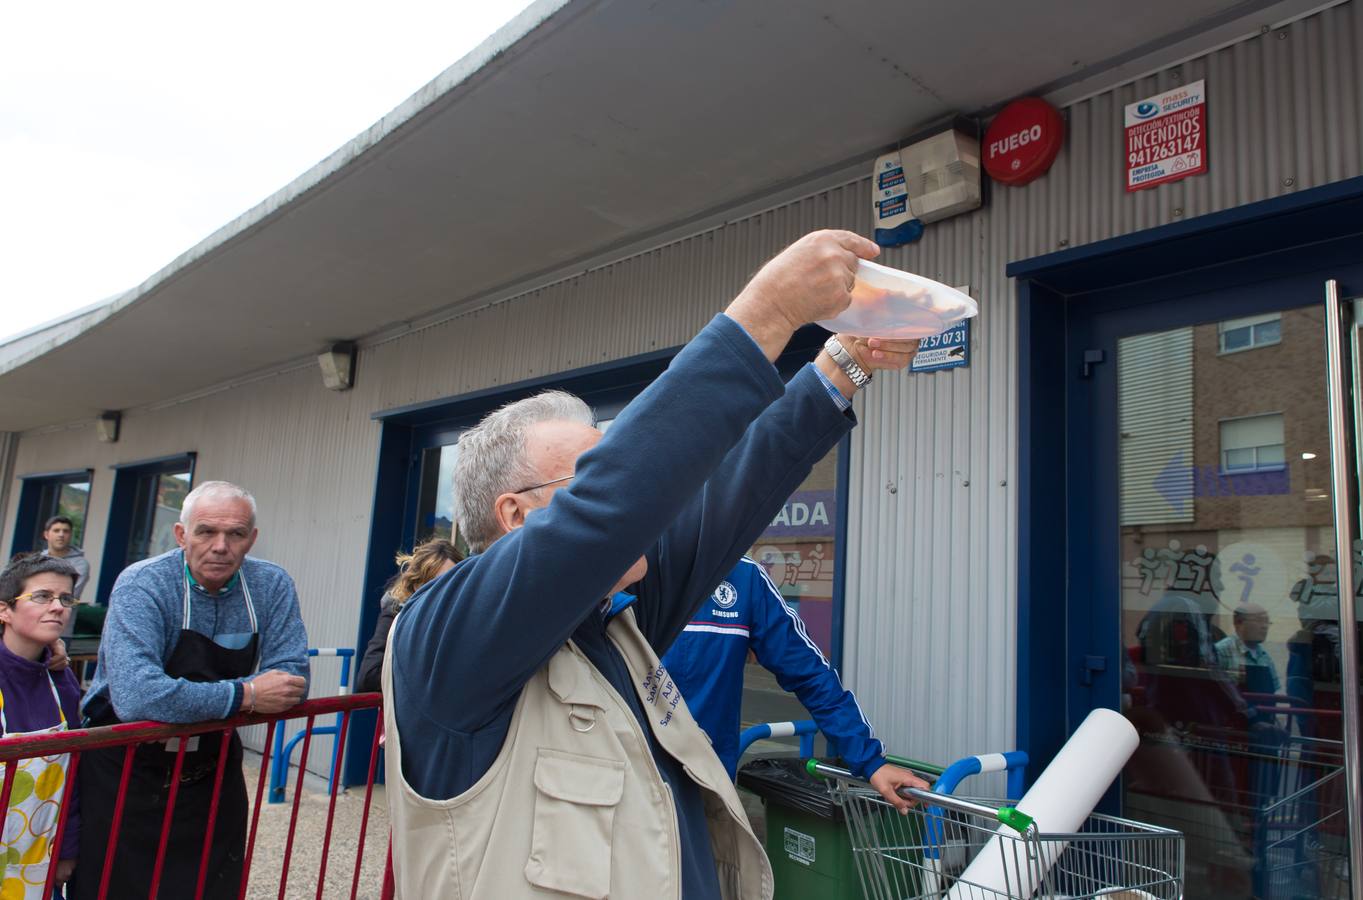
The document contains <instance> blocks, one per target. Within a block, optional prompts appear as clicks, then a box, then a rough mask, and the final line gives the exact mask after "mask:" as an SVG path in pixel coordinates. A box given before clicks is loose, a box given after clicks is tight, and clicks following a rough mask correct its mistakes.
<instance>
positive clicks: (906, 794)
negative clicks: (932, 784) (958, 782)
mask: <svg viewBox="0 0 1363 900" xmlns="http://www.w3.org/2000/svg"><path fill="white" fill-rule="evenodd" d="M805 771H807V772H809V774H810V775H812V776H814V777H815V778H840V779H842V780H844V781H851V782H855V783H857V784H868V782H867V781H865V780H863V779H861V778H857V777H856V776H855V775H853V774H852V773H851V772H849V771H847V770H846V769H840V768H838V767H837V766H830V765H828V764H827V763H824V762H821V761H820V760H817V759H811V760H810V761H809V762H807V763H805ZM899 796H901V797H903V798H904V799H905V800H916V801H921V802H923V803H926V804H928V805H929V806H937V807H942V806H944V807H946V808H947V809H953V810H955V811H957V812H963V813H970V814H971V815H976V816H983V817H985V818H987V819H994V820H996V821H998V822H999V824H1001V825H1007V826H1008V827H1009V828H1011V829H1013V830H1014V831H1016V832H1017V833H1018V834H1022V835H1026V834H1027V833H1028V832H1029V831H1032V830H1033V829H1034V828H1035V823H1034V822H1033V821H1032V817H1031V816H1029V815H1027V814H1026V813H1025V812H1023V811H1022V810H1020V809H1017V808H1016V807H1013V806H986V805H985V804H983V803H975V802H973V801H970V800H962V799H960V798H959V797H953V796H951V795H950V794H939V793H938V792H937V791H925V790H923V789H922V788H900V789H899Z"/></svg>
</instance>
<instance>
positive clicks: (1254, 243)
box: [1007, 178, 1363, 810]
mask: <svg viewBox="0 0 1363 900" xmlns="http://www.w3.org/2000/svg"><path fill="white" fill-rule="evenodd" d="M1007 273H1008V274H1009V275H1010V276H1013V277H1016V278H1017V279H1018V304H1019V309H1018V312H1019V334H1018V340H1019V348H1018V349H1019V359H1020V360H1021V363H1020V368H1019V373H1018V377H1019V420H1020V434H1019V460H1018V462H1019V477H1020V486H1019V516H1018V518H1019V548H1018V549H1019V567H1018V678H1017V710H1018V714H1017V721H1018V732H1017V743H1018V746H1019V747H1020V748H1021V749H1023V750H1026V751H1027V752H1028V753H1029V754H1031V757H1032V758H1033V759H1036V760H1042V761H1044V760H1049V759H1050V758H1051V757H1052V756H1053V755H1054V754H1055V752H1056V751H1057V750H1058V749H1059V748H1060V746H1061V744H1063V743H1064V741H1065V740H1066V738H1067V737H1068V735H1069V734H1070V733H1071V732H1072V731H1073V729H1074V728H1075V727H1076V726H1077V725H1078V724H1079V722H1080V721H1081V720H1082V719H1083V717H1084V716H1085V715H1087V713H1088V712H1089V710H1091V709H1093V708H1095V707H1098V706H1103V707H1108V708H1114V709H1115V708H1117V707H1118V703H1119V698H1120V691H1121V668H1122V667H1121V656H1120V654H1121V653H1122V648H1121V638H1120V624H1119V615H1120V610H1119V609H1118V597H1119V562H1120V561H1119V552H1118V551H1119V544H1118V534H1119V531H1118V510H1117V464H1116V459H1117V433H1118V429H1117V418H1116V417H1117V410H1116V371H1115V369H1116V366H1115V363H1116V342H1117V340H1118V338H1119V337H1122V336H1125V335H1129V334H1140V333H1146V332H1152V331H1161V330H1167V329H1172V328H1177V327H1180V326H1184V325H1191V324H1197V323H1202V322H1207V321H1214V320H1217V319H1225V318H1232V317H1238V316H1246V315H1253V314H1255V313H1256V312H1266V311H1271V310H1277V309H1282V308H1285V307H1288V306H1292V305H1297V304H1298V303H1299V304H1300V305H1310V304H1312V303H1316V302H1320V301H1321V300H1323V297H1324V282H1325V280H1326V279H1327V278H1336V279H1339V280H1340V281H1341V282H1342V285H1343V287H1344V289H1345V290H1346V291H1347V292H1348V293H1350V294H1353V295H1357V294H1360V293H1363V178H1356V179H1350V180H1348V181H1344V182H1338V183H1336V184H1332V185H1329V186H1326V187H1323V188H1318V189H1314V190H1310V191H1302V192H1300V193H1298V194H1294V195H1292V196H1289V197H1282V198H1277V199H1274V200H1268V201H1264V202H1262V203H1255V204H1250V205H1247V206H1243V207H1237V208H1236V209H1233V210H1229V211H1226V212H1222V213H1215V214H1211V215H1207V216H1202V217H1199V218H1196V219H1191V220H1188V221H1185V222H1180V223H1178V224H1177V225H1170V226H1165V227H1161V228H1155V229H1151V230H1149V231H1146V232H1141V233H1139V234H1135V235H1130V236H1126V237H1122V238H1115V239H1112V240H1109V241H1103V242H1099V243H1097V244H1094V245H1092V246H1088V247H1083V248H1078V249H1076V250H1070V251H1065V252H1063V253H1056V254H1050V255H1047V256H1043V257H1038V258H1036V259H1032V260H1026V261H1023V262H1018V263H1014V264H1012V265H1010V266H1009V267H1008V270H1007ZM1323 349H1324V348H1323V347H1322V356H1321V359H1320V364H1321V365H1322V366H1323V365H1324V364H1325V363H1324V353H1323ZM1057 410H1064V413H1063V415H1062V416H1058V415H1057V414H1056V411H1057ZM1057 622H1063V623H1065V628H1064V629H1057V628H1056V627H1055V623H1057ZM1090 662H1092V664H1093V666H1094V667H1095V668H1096V667H1097V666H1099V665H1103V664H1104V663H1105V668H1103V669H1101V670H1090V669H1089V667H1088V665H1087V664H1088V663H1090ZM1081 670H1084V671H1088V674H1089V677H1090V679H1091V685H1088V686H1083V685H1081V684H1080V673H1081ZM1060 701H1063V702H1060ZM1043 767H1044V766H1038V767H1035V769H1034V771H1033V773H1032V774H1033V777H1034V776H1035V774H1036V772H1037V771H1039V770H1040V769H1041V768H1043ZM1116 798H1117V792H1116V791H1115V790H1114V791H1112V792H1110V794H1109V796H1108V798H1107V801H1106V802H1105V804H1104V806H1105V808H1107V809H1108V810H1114V809H1115V808H1116V802H1117V800H1116Z"/></svg>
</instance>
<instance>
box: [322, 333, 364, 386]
mask: <svg viewBox="0 0 1363 900" xmlns="http://www.w3.org/2000/svg"><path fill="white" fill-rule="evenodd" d="M355 356H356V353H355V345H354V344H353V343H351V342H349V341H341V342H339V343H335V344H332V345H331V346H330V347H328V348H327V349H326V350H324V351H322V352H321V353H319V354H318V355H317V364H318V365H319V366H321V367H322V384H324V385H326V388H327V390H329V391H348V390H350V389H351V388H353V387H354V386H355Z"/></svg>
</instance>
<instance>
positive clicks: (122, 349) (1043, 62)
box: [0, 0, 1268, 431]
mask: <svg viewBox="0 0 1363 900" xmlns="http://www.w3.org/2000/svg"><path fill="white" fill-rule="evenodd" d="M1267 5H1268V4H1266V3H1248V4H1247V3H1243V2H1241V3H1235V2H1228V0H1179V2H1172V0H1157V2H1154V3H1144V4H1133V3H1129V2H1126V0H1084V2H1078V0H1034V2H1028V3H1018V2H1013V0H958V2H936V3H929V2H888V0H886V2H876V0H823V2H820V0H785V2H779V3H770V2H761V0H733V2H724V3H710V2H680V0H673V2H667V3H640V2H633V0H614V2H610V0H541V2H536V3H534V4H533V5H532V6H531V7H529V8H528V9H527V10H526V11H525V12H524V13H522V14H521V15H520V16H519V17H517V18H516V19H515V20H513V21H512V22H511V23H509V24H508V25H507V26H506V27H504V28H503V29H501V30H500V31H498V32H497V33H496V34H494V35H493V36H492V37H490V38H489V39H488V40H487V41H486V42H484V43H483V44H482V45H481V46H480V47H478V48H477V49H476V50H474V51H473V52H472V53H471V54H469V55H468V56H467V57H465V58H464V59H462V60H460V61H459V62H458V63H456V64H455V65H454V66H452V67H451V68H450V69H448V70H447V71H445V72H444V73H442V74H441V75H440V76H439V77H438V78H436V79H435V80H434V81H433V82H431V83H430V84H429V85H427V86H426V87H425V88H423V89H422V90H421V91H419V92H418V93H417V94H415V95H414V96H413V97H411V98H410V99H408V100H407V101H406V102H405V103H403V104H402V105H401V106H400V107H398V108H397V109H396V110H394V111H393V112H392V113H390V114H389V115H387V116H385V117H384V118H383V119H382V120H381V121H380V122H378V123H376V124H375V125H374V126H373V127H371V128H370V129H368V130H367V131H365V132H364V133H363V134H361V135H359V136H358V137H356V138H355V139H354V140H352V141H351V142H350V143H349V144H347V145H346V146H344V147H342V148H341V149H340V150H338V151H336V152H335V153H334V154H332V155H331V156H330V157H329V158H327V159H326V160H324V161H323V162H321V163H319V164H318V165H317V166H315V167H314V168H313V169H311V170H310V171H308V172H306V173H305V174H303V175H302V176H301V177H300V178H298V179H297V180H296V181H294V182H293V183H292V184H290V185H288V186H287V187H285V188H284V189H283V190H281V191H279V192H277V193H276V194H274V195H273V196H271V197H269V198H268V199H267V200H265V201H264V202H263V203H261V204H260V205H259V206H257V207H256V208H254V209H252V210H250V211H249V212H247V213H246V214H244V215H242V216H240V217H239V218H237V219H236V220H235V221H233V222H231V223H229V224H227V225H226V226H224V227H223V228H221V229H220V230H219V231H217V232H216V233H214V234H213V235H211V236H209V237H208V238H207V239H205V240H204V241H202V242H201V243H200V244H198V245H197V246H195V247H194V248H192V249H191V250H189V251H188V252H186V253H184V254H183V255H181V256H180V257H179V258H177V259H175V260H173V261H172V262H171V263H170V264H169V265H167V266H166V267H165V268H164V269H162V270H161V271H159V272H157V273H156V274H154V275H153V276H151V277H150V278H149V279H147V281H145V282H144V283H143V284H141V285H139V286H138V287H136V288H134V289H133V290H130V291H128V292H126V293H124V294H122V295H120V296H118V297H116V298H114V299H113V300H111V301H110V302H108V303H106V304H102V305H99V306H97V307H94V308H91V309H88V310H85V311H82V312H81V313H78V314H75V315H73V316H70V317H68V318H66V319H65V320H63V321H61V322H58V323H54V324H52V325H49V326H44V327H43V328H40V329H36V330H34V331H33V332H30V333H28V334H27V335H23V336H20V337H18V338H15V339H11V340H10V341H8V342H6V343H5V344H0V431H19V430H25V429H29V428H34V427H40V426H44V425H50V424H56V423H60V422H67V421H73V420H77V419H82V418H86V417H89V416H92V415H95V414H97V413H98V412H99V411H101V410H105V409H124V408H129V407H135V406H141V405H145V404H149V403H156V402H159V401H162V400H166V399H170V398H173V397H178V396H183V395H186V394H189V393H192V392H194V391H198V390H202V389H205V388H207V387H209V386H211V385H215V384H219V383H222V382H225V381H228V380H231V379H234V378H237V377H240V376H242V375H243V374H246V373H250V372H254V371H260V370H263V369H267V368H269V367H271V366H277V365H280V364H282V363H284V362H287V361H290V360H296V359H299V358H301V357H304V356H306V355H309V354H313V353H316V352H318V351H319V350H321V349H322V348H323V347H324V346H325V345H326V344H328V343H329V342H331V341H334V340H338V339H355V338H362V337H365V336H368V335H373V334H376V333H379V332H383V331H385V330H386V329H389V328H391V327H393V326H394V325H396V324H398V323H402V322H405V321H411V320H413V319H417V318H420V317H423V316H426V315H429V314H431V313H432V312H433V311H435V310H439V309H443V308H455V307H457V306H458V305H460V304H463V303H469V302H473V301H476V300H478V298H481V297H486V296H488V295H489V294H492V293H495V292H497V291H498V290H502V289H505V288H507V287H509V286H512V285H516V284H518V283H521V282H524V281H526V280H527V279H530V278H533V277H535V276H537V275H540V274H543V273H546V272H552V271H556V270H560V269H562V268H563V267H565V266H567V265H568V264H571V263H574V262H575V261H580V260H584V259H588V258H591V257H595V256H599V255H600V254H602V253H603V252H605V251H608V250H609V249H610V248H612V247H620V246H623V245H626V244H631V243H634V242H637V241H639V240H640V239H641V238H646V237H648V236H649V235H651V234H656V233H661V232H663V231H665V230H667V229H668V228H670V227H673V226H675V225H676V224H677V223H679V222H686V221H690V220H697V219H700V218H703V217H704V216H706V215H707V214H713V213H714V212H715V211H717V210H722V209H724V208H726V207H730V206H733V205H735V204H738V203H742V202H744V201H746V200H750V199H752V198H755V197H760V196H763V195H765V194H770V193H771V192H773V191H776V190H779V189H780V188H781V187H782V186H784V185H790V184H793V183H796V182H798V181H800V180H801V179H805V178H808V177H809V176H810V174H811V173H818V172H821V171H830V170H834V169H837V168H839V167H842V166H846V165H847V164H849V163H850V162H852V161H854V160H865V159H867V158H869V157H870V156H871V155H874V154H875V153H876V152H877V151H878V150H881V149H882V148H884V147H886V146H891V145H893V144H894V143H895V142H896V141H899V140H901V139H903V138H904V137H905V136H906V135H908V134H910V133H912V132H913V131H915V130H917V129H918V128H920V127H921V126H922V125H923V124H925V123H930V122H933V121H936V120H941V119H943V118H944V117H946V116H949V115H952V114H955V113H973V112H977V111H980V110H986V109H989V108H992V107H995V106H997V105H998V104H1000V103H1002V102H1003V101H1006V100H1008V99H1010V98H1011V97H1014V96H1017V95H1020V94H1023V93H1026V92H1031V91H1035V90H1038V89H1041V88H1044V87H1047V86H1054V85H1057V84H1060V83H1063V82H1065V81H1066V80H1067V79H1074V78H1076V77H1077V76H1078V75H1079V74H1081V73H1089V72H1094V71H1100V70H1102V69H1105V68H1108V67H1111V66H1114V65H1117V64H1119V63H1121V62H1123V60H1129V59H1131V58H1132V57H1135V56H1138V55H1139V54H1141V53H1143V52H1145V51H1146V50H1148V49H1150V48H1152V47H1157V46H1162V45H1168V44H1170V43H1172V42H1174V41H1176V40H1177V39H1179V38H1180V37H1183V36H1186V35H1189V34H1193V33H1196V32H1198V31H1200V30H1205V29H1207V28H1210V27H1213V26H1215V25H1217V24H1218V23H1224V22H1226V21H1230V20H1232V19H1236V20H1238V19H1239V18H1240V17H1243V16H1245V15H1246V14H1248V13H1251V12H1253V11H1254V10H1255V9H1258V8H1262V7H1266V6H1267ZM1114 127H1116V125H1115V124H1114ZM868 202H869V200H868ZM77 252H78V251H77ZM34 300H35V302H41V298H34Z"/></svg>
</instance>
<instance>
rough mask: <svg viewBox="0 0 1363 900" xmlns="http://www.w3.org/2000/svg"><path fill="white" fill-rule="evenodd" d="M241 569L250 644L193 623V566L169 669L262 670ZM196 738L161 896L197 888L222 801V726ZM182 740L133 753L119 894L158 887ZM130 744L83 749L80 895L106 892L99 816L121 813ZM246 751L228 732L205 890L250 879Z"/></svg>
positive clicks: (240, 674)
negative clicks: (245, 868)
mask: <svg viewBox="0 0 1363 900" xmlns="http://www.w3.org/2000/svg"><path fill="white" fill-rule="evenodd" d="M238 574H239V577H240V578H241V592H242V595H243V597H244V598H245V601H246V612H247V615H249V616H250V619H251V633H250V635H249V637H248V638H247V639H246V640H245V641H244V642H243V646H241V647H240V648H236V649H233V648H229V647H224V646H223V645H222V644H219V643H218V642H217V641H215V640H213V639H212V638H210V637H208V636H207V635H203V634H200V633H199V632H197V631H191V630H190V628H189V622H190V587H189V572H188V570H186V572H185V600H184V627H183V628H181V629H180V638H179V641H178V642H177V643H176V645H175V650H174V652H172V653H171V655H170V659H169V660H167V661H166V665H165V673H166V674H167V675H169V676H170V677H171V678H183V679H185V680H186V681H197V682H208V681H231V680H235V679H239V678H246V677H248V676H249V675H251V674H252V673H253V672H254V671H255V668H256V662H257V654H258V652H259V645H260V635H259V626H258V624H257V622H256V611H255V605H254V604H253V603H252V602H251V590H250V588H249V587H247V585H246V577H245V573H243V572H240V571H239V573H238ZM238 637H242V636H238ZM118 721H119V719H118V717H117V716H116V715H115V714H114V713H113V710H112V707H110V708H109V709H108V710H107V711H105V712H104V713H102V714H98V715H96V717H95V719H94V720H93V721H92V722H91V723H90V724H92V725H112V724H115V723H117V722H118ZM189 742H190V743H189V748H188V749H187V750H186V751H185V760H184V766H183V768H182V769H181V773H180V788H179V791H178V793H177V794H176V798H175V813H174V818H173V819H172V820H171V826H170V839H169V841H168V842H167V844H166V854H165V862H164V863H163V867H162V870H161V883H160V887H159V889H158V891H157V895H158V897H159V898H161V900H171V898H183V897H186V896H188V897H192V896H194V886H195V885H196V884H197V883H198V877H199V860H200V857H201V855H202V853H203V839H204V834H205V830H206V828H207V824H208V811H209V807H210V805H211V804H212V802H213V779H214V776H215V775H216V774H217V767H218V753H219V749H220V748H221V746H222V734H221V732H218V733H209V734H204V735H200V736H198V737H195V738H189ZM177 747H178V745H177V744H176V743H175V741H174V740H172V741H169V742H167V741H156V742H153V743H150V744H143V745H142V746H140V747H138V748H137V751H136V753H135V754H134V757H133V771H132V774H131V776H130V777H129V779H128V793H127V796H126V799H125V800H124V806H123V824H122V827H121V828H120V830H119V833H118V847H117V850H116V855H115V857H114V865H113V870H112V872H111V873H110V877H109V890H108V896H109V897H110V898H115V897H130V898H131V897H138V898H141V897H146V896H147V894H148V893H149V892H150V891H151V879H152V870H153V868H154V867H155V865H156V848H157V846H158V844H159V842H160V839H161V822H162V819H163V817H164V815H165V811H166V801H167V799H168V798H169V793H170V780H171V776H172V774H174V769H175V750H176V749H177ZM124 753H125V748H123V747H115V748H111V749H108V750H95V751H91V752H88V753H86V754H84V755H83V756H82V757H81V761H80V769H79V778H80V791H81V794H80V804H81V819H82V822H83V823H84V824H85V825H86V827H85V828H83V829H82V830H81V832H82V833H81V840H80V854H79V856H78V857H77V862H76V871H75V874H74V875H73V877H72V880H71V887H70V889H69V896H70V898H71V900H87V898H88V900H95V898H96V897H97V896H98V894H99V882H100V878H101V876H102V873H103V866H104V859H105V856H106V855H107V852H108V837H109V829H108V828H107V827H93V828H92V827H90V826H92V825H95V823H110V824H111V823H112V822H113V815H114V804H115V803H116V801H117V799H118V783H119V779H120V778H121V777H122V774H123V757H124ZM241 760H242V752H241V738H239V737H238V736H237V734H236V732H235V731H234V732H233V733H232V737H231V740H229V741H228V746H227V763H226V765H225V767H224V769H223V775H222V795H221V797H220V799H219V801H218V816H217V824H216V825H215V826H214V828H213V846H212V849H211V850H210V851H209V856H208V876H207V879H206V880H205V884H204V897H205V898H208V900H236V897H237V894H238V893H239V891H240V888H241V873H242V860H243V857H244V855H245V849H246V818H247V810H248V805H247V799H246V778H245V776H244V775H243V774H242V771H241Z"/></svg>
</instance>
